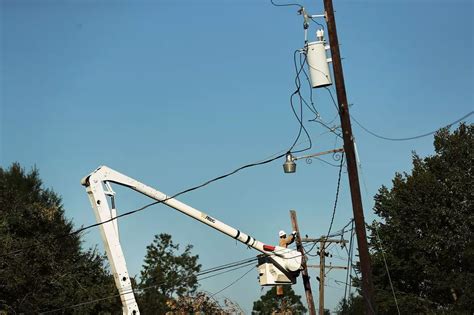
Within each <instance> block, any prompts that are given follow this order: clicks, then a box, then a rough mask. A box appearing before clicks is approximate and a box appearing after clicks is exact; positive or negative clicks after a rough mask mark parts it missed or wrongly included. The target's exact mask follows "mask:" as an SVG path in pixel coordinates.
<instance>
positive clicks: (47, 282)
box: [0, 163, 120, 314]
mask: <svg viewBox="0 0 474 315" xmlns="http://www.w3.org/2000/svg"><path fill="white" fill-rule="evenodd" d="M72 230H73V225H72V223H71V222H70V221H69V220H67V219H66V218H65V216H64V209H63V207H62V204H61V199H60V197H59V196H58V195H57V194H56V193H55V192H53V191H52V190H50V189H45V188H43V185H42V182H41V179H40V177H39V173H38V170H36V169H33V170H32V171H31V172H29V173H26V172H25V171H24V170H23V169H22V168H21V167H20V165H19V164H17V163H15V164H13V165H12V166H11V167H9V168H8V169H3V168H0V310H4V311H7V312H13V313H27V314H31V313H38V312H40V311H47V310H52V309H58V308H63V307H65V306H68V305H72V304H76V303H81V302H84V301H89V300H93V299H96V298H101V297H104V296H108V295H111V293H113V292H114V284H113V279H112V277H111V276H110V274H109V272H108V271H107V270H106V269H105V268H104V259H103V257H102V256H101V255H99V254H98V253H97V251H96V250H88V251H85V252H84V251H82V250H81V239H80V236H79V235H72V236H64V235H67V234H69V233H70V232H71V231H72ZM117 305H118V307H117ZM119 310H120V304H117V303H116V301H114V300H110V301H102V302H100V303H99V302H98V303H91V304H87V305H84V306H82V307H81V308H77V309H70V310H68V313H74V312H77V313H101V312H102V313H104V312H105V313H112V312H114V311H119Z"/></svg>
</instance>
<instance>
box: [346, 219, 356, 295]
mask: <svg viewBox="0 0 474 315" xmlns="http://www.w3.org/2000/svg"><path fill="white" fill-rule="evenodd" d="M351 223H352V227H351V230H354V220H351ZM353 239H354V232H352V233H351V239H350V241H349V250H348V252H347V254H348V255H347V272H346V287H345V288H344V303H346V302H347V287H348V286H349V295H350V294H351V289H350V283H349V281H351V282H352V280H351V278H350V276H351V274H352V271H351V268H352V266H351V265H352V250H353V242H352V241H353Z"/></svg>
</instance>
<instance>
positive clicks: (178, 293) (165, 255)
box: [139, 234, 201, 314]
mask: <svg viewBox="0 0 474 315" xmlns="http://www.w3.org/2000/svg"><path fill="white" fill-rule="evenodd" d="M191 249H192V245H187V246H186V247H185V249H184V251H183V252H182V253H178V251H179V244H174V243H173V241H172V239H171V235H169V234H160V235H155V238H154V240H153V242H152V243H151V244H150V245H149V246H147V254H146V256H145V263H144V265H143V270H142V271H141V279H140V284H139V288H140V289H142V290H143V293H142V294H141V295H140V297H139V302H140V308H141V309H143V311H144V312H155V313H159V314H164V313H166V312H167V311H170V310H172V305H174V304H176V299H179V298H182V297H187V296H192V295H193V294H194V293H195V292H196V289H197V287H198V283H197V273H198V272H199V271H200V270H201V265H200V264H198V262H197V260H198V258H199V256H198V255H192V254H191Z"/></svg>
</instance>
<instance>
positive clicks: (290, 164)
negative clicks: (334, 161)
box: [283, 148, 344, 174]
mask: <svg viewBox="0 0 474 315" xmlns="http://www.w3.org/2000/svg"><path fill="white" fill-rule="evenodd" d="M343 151H344V149H343V148H339V149H334V150H329V151H324V152H319V153H314V154H308V155H303V156H294V155H293V154H291V152H288V153H287V154H286V157H285V163H283V171H284V172H285V173H286V174H289V173H295V172H296V163H295V161H296V160H301V159H311V158H314V157H317V156H321V155H325V154H330V153H337V152H343Z"/></svg>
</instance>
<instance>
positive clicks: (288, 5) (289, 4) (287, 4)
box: [270, 0, 303, 8]
mask: <svg viewBox="0 0 474 315" xmlns="http://www.w3.org/2000/svg"><path fill="white" fill-rule="evenodd" d="M270 2H271V4H272V5H273V6H275V7H291V6H295V7H299V8H302V7H303V6H302V5H301V4H298V3H281V4H280V3H275V2H273V0H270Z"/></svg>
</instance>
